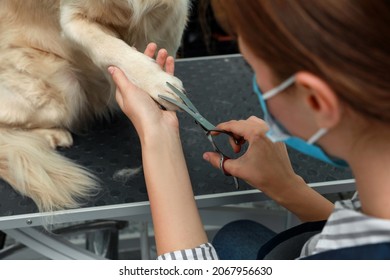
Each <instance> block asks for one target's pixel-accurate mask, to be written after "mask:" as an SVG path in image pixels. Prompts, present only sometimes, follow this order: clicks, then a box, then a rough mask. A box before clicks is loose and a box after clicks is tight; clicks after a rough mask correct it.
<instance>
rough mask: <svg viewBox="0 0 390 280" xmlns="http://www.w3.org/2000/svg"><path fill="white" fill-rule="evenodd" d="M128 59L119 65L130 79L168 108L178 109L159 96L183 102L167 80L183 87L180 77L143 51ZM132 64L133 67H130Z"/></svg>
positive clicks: (178, 86)
mask: <svg viewBox="0 0 390 280" xmlns="http://www.w3.org/2000/svg"><path fill="white" fill-rule="evenodd" d="M130 57H131V59H132V61H131V60H130ZM128 60H129V62H128V63H123V62H122V63H120V64H119V65H118V66H119V68H121V69H122V70H123V71H124V72H125V74H126V76H127V77H128V79H129V80H131V81H133V82H134V83H135V84H136V85H137V86H138V87H140V88H141V89H143V90H144V91H146V92H147V93H148V94H149V95H150V96H151V97H152V98H153V99H154V100H155V101H156V102H158V103H160V104H161V105H162V106H164V107H165V108H166V109H168V110H171V111H175V110H177V109H178V108H177V107H176V106H175V105H173V104H171V103H169V102H167V101H165V100H162V99H161V98H159V97H158V96H159V95H163V96H167V97H170V98H173V99H175V100H177V101H179V102H181V99H180V98H179V97H178V96H177V95H176V94H175V93H174V92H173V91H172V90H171V89H170V88H169V87H168V85H167V82H169V83H170V84H172V85H173V86H175V87H176V88H178V89H183V83H182V82H181V81H180V79H178V78H177V77H175V76H172V75H171V74H168V73H166V72H165V71H164V70H162V69H161V68H160V66H159V65H158V64H157V63H156V62H155V61H154V60H153V59H151V58H149V57H147V56H146V55H143V54H141V53H136V54H135V53H132V56H130V55H129V59H128ZM124 61H126V59H124ZM130 62H132V63H130ZM130 65H131V66H132V67H129V66H130Z"/></svg>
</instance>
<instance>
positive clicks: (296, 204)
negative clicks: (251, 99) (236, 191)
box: [266, 176, 334, 222]
mask: <svg viewBox="0 0 390 280" xmlns="http://www.w3.org/2000/svg"><path fill="white" fill-rule="evenodd" d="M281 184H282V185H283V186H280V185H279V186H278V188H277V189H276V188H268V193H267V192H266V194H267V195H269V196H270V197H271V198H272V199H274V200H275V201H276V202H277V203H278V204H279V205H281V206H283V207H285V208H286V209H287V210H289V211H290V212H292V213H293V214H295V215H296V216H297V217H298V218H299V219H300V220H301V221H303V222H308V221H319V220H326V219H327V218H328V217H329V215H330V214H331V212H332V211H333V208H334V205H333V203H331V202H330V201H329V200H327V199H326V198H324V197H323V196H322V195H321V194H319V193H317V192H316V191H314V190H313V189H312V188H311V187H309V186H308V185H307V184H306V183H305V181H304V180H303V179H302V178H301V177H299V176H295V177H294V178H292V179H290V180H286V181H284V182H282V183H281Z"/></svg>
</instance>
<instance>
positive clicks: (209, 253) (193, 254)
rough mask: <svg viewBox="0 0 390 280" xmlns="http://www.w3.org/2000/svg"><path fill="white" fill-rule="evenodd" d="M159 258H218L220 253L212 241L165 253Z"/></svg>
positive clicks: (158, 258)
mask: <svg viewBox="0 0 390 280" xmlns="http://www.w3.org/2000/svg"><path fill="white" fill-rule="evenodd" d="M157 260H218V255H217V252H216V251H215V249H214V247H213V245H211V243H205V244H202V245H199V246H198V247H195V248H192V249H185V250H180V251H175V252H170V253H166V254H163V255H161V256H158V257H157Z"/></svg>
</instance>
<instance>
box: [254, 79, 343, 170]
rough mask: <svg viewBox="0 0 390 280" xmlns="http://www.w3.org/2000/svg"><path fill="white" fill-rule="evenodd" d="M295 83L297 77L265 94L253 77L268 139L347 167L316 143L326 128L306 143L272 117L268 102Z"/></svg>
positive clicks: (325, 131)
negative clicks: (267, 129) (267, 128)
mask: <svg viewBox="0 0 390 280" xmlns="http://www.w3.org/2000/svg"><path fill="white" fill-rule="evenodd" d="M294 83H295V76H292V77H290V78H288V79H287V80H286V81H284V82H283V83H281V84H280V85H279V86H277V87H275V88H273V89H271V90H269V91H267V92H265V93H264V94H263V93H262V92H261V90H260V88H259V86H258V85H257V81H256V76H254V77H253V90H254V92H255V93H256V94H257V96H258V98H259V101H260V105H261V109H262V110H263V113H264V121H265V122H266V123H267V125H268V126H269V131H268V132H267V134H266V135H267V137H268V138H269V139H270V140H271V141H272V142H284V143H286V145H288V146H289V147H291V148H293V149H295V150H298V151H299V152H301V153H303V154H305V155H308V156H311V157H314V158H316V159H319V160H322V161H324V162H327V163H330V164H332V165H334V166H338V167H347V166H348V163H347V162H345V161H344V160H342V159H338V158H334V157H330V156H329V155H327V154H326V153H325V152H324V151H323V150H322V149H321V148H320V147H319V146H317V145H315V144H314V143H315V142H317V141H318V139H320V138H321V137H322V136H324V135H325V134H326V133H327V132H328V130H327V129H326V128H322V129H320V130H319V131H318V132H317V133H315V134H314V135H313V136H312V137H310V139H309V140H307V141H305V140H303V139H301V138H299V137H295V136H292V135H291V134H290V133H289V132H288V131H287V129H285V128H284V127H283V126H282V125H280V124H278V122H277V121H276V120H275V119H274V118H273V117H272V115H271V114H270V112H269V111H268V108H267V105H266V102H265V101H266V100H267V99H270V98H272V97H274V96H275V95H277V94H278V93H280V92H282V91H283V90H285V89H286V88H288V87H289V86H291V85H293V84H294Z"/></svg>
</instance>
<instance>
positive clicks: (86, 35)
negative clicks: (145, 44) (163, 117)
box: [61, 5, 182, 110]
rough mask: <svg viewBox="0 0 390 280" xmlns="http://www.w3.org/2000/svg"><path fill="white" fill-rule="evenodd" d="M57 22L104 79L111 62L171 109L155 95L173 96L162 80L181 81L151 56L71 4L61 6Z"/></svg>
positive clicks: (174, 82)
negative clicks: (58, 21)
mask: <svg viewBox="0 0 390 280" xmlns="http://www.w3.org/2000/svg"><path fill="white" fill-rule="evenodd" d="M61 26H62V29H63V32H64V35H65V36H66V37H67V38H68V39H69V40H70V41H71V42H73V44H75V45H76V46H77V47H78V48H80V49H81V50H82V51H83V52H84V53H85V54H86V55H87V56H88V57H89V58H90V59H91V60H92V61H93V63H94V64H95V65H96V66H98V67H99V68H100V69H102V71H103V73H105V75H106V77H107V79H109V80H110V78H109V76H108V74H107V70H106V69H107V67H108V66H110V65H115V66H117V67H119V68H120V69H122V70H123V71H124V72H125V74H126V76H127V78H128V79H129V80H130V81H131V82H133V83H134V84H135V85H137V86H138V87H140V88H142V89H143V90H145V91H146V92H148V93H149V94H150V95H151V97H152V98H153V99H155V100H156V101H158V102H159V103H161V104H163V105H164V106H166V107H167V108H168V109H173V110H174V109H175V108H174V107H173V106H172V105H171V104H169V103H167V102H164V101H162V100H161V99H159V98H158V95H159V94H163V95H168V96H170V97H173V98H177V97H176V95H175V94H174V93H173V92H172V91H171V90H170V89H169V88H168V87H167V86H166V82H170V83H172V84H173V85H175V86H176V87H178V88H182V83H181V81H180V80H179V79H177V78H176V77H173V76H171V75H169V74H167V73H165V72H164V71H162V69H161V68H160V67H159V66H158V65H157V63H156V62H155V61H154V60H153V59H151V58H149V57H147V56H145V55H144V54H142V53H140V52H138V51H137V50H135V49H134V48H132V47H130V46H129V45H127V44H126V43H125V42H124V41H122V40H121V39H119V38H118V37H117V36H116V34H115V33H114V32H113V31H111V30H109V29H108V28H106V27H105V26H102V25H101V24H99V23H97V22H95V21H93V20H90V19H88V18H86V17H85V16H83V15H82V14H80V13H78V11H77V9H75V8H72V6H67V5H64V6H62V7H61Z"/></svg>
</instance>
